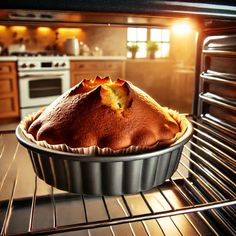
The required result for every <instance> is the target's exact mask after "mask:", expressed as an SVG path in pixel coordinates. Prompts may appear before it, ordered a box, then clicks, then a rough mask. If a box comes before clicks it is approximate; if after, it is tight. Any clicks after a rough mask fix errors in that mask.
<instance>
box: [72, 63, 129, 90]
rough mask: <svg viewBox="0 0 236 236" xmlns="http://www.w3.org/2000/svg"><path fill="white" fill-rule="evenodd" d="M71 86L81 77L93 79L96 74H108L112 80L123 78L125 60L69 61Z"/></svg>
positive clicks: (104, 75)
mask: <svg viewBox="0 0 236 236" xmlns="http://www.w3.org/2000/svg"><path fill="white" fill-rule="evenodd" d="M70 68H71V71H70V74H71V86H74V85H76V84H77V83H79V82H80V81H81V80H83V79H94V78H96V76H101V77H106V76H109V77H111V78H112V80H116V79H118V78H120V79H125V61H121V60H117V61H116V60H114V61H100V60H99V61H71V64H70Z"/></svg>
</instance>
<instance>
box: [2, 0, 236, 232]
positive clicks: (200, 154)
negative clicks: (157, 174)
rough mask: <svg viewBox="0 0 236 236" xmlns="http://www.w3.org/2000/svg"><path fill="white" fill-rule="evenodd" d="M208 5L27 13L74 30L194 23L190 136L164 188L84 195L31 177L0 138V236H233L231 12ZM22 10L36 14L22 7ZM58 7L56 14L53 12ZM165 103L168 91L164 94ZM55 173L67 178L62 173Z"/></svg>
mask: <svg viewBox="0 0 236 236" xmlns="http://www.w3.org/2000/svg"><path fill="white" fill-rule="evenodd" d="M206 2H208V3H204V4H202V3H197V2H196V1H184V2H182V1H181V2H178V1H133V2H130V1H114V2H113V3H112V5H111V4H109V2H108V1H96V4H89V3H86V4H85V3H81V2H80V1H72V2H71V4H70V5H68V4H66V2H65V1H64V3H65V4H63V1H62V2H61V4H57V5H55V3H54V4H53V1H48V3H47V4H46V3H45V5H44V4H42V5H40V6H37V7H38V8H39V9H48V11H46V12H44V11H40V10H35V12H32V11H31V14H30V17H32V16H33V20H34V21H35V23H37V21H44V22H45V21H50V20H51V21H52V23H53V22H55V24H57V23H58V21H61V22H63V23H64V24H65V25H66V24H68V23H70V24H72V25H73V27H74V26H76V25H78V26H85V25H93V26H94V25H95V26H98V27H101V26H102V25H103V26H106V27H108V28H109V27H112V26H115V27H127V26H131V27H132V26H133V27H143V26H147V27H152V26H155V25H157V24H158V25H161V24H162V23H163V19H164V18H168V19H172V20H176V19H182V18H183V17H184V18H185V17H187V18H190V19H192V20H194V21H195V22H196V24H197V25H198V28H199V32H198V37H197V42H196V44H197V46H196V48H197V53H196V65H195V75H194V77H193V80H194V94H193V97H192V98H191V99H192V101H193V108H192V112H191V113H190V114H188V118H189V120H190V121H191V122H192V124H193V137H192V139H191V140H190V141H189V142H188V143H187V144H186V145H185V146H184V148H183V152H182V156H181V160H180V163H179V166H178V169H177V170H176V173H175V175H174V176H172V177H171V178H170V179H168V180H167V181H166V182H165V183H164V184H162V185H160V186H158V187H155V188H153V189H151V190H150V191H145V192H139V193H137V194H131V195H120V196H86V195H77V194H72V193H68V192H63V191H60V190H58V189H56V188H54V187H51V186H49V185H47V184H45V183H44V182H43V181H42V180H41V179H39V178H38V177H37V176H36V175H35V174H34V171H33V168H32V166H31V163H30V159H29V155H28V153H27V151H26V150H25V149H24V148H23V147H22V146H21V145H20V144H19V143H18V142H17V141H16V138H15V133H14V132H15V130H7V131H1V136H0V228H1V235H60V236H61V235H65V236H71V235H82V236H84V235H86V236H91V235H92V236H94V235H95V236H96V235H103V236H106V235H109V236H114V235H115V236H117V235H118V236H119V235H130V236H134V235H137V236H139V235H140V236H144V235H147V236H150V235H170V236H173V235H236V224H235V219H236V183H235V179H236V178H235V177H236V160H235V157H236V151H235V150H236V141H235V140H236V129H235V127H236V96H235V94H236V69H235V68H236V67H235V62H236V40H235V39H236V7H235V6H234V3H232V6H229V5H226V3H224V2H223V1H222V5H220V4H219V5H218V4H217V3H216V2H217V1H214V2H215V4H211V3H210V1H206ZM16 5H17V4H16ZM6 6H7V7H8V8H12V5H11V4H9V5H7V4H6ZM14 6H15V5H14ZM24 6H25V8H28V9H31V8H32V9H37V7H36V6H35V5H34V3H31V2H29V1H27V2H25V5H24ZM7 7H6V9H7ZM18 8H19V6H18ZM55 8H56V10H58V12H57V11H50V9H54V10H55ZM15 9H17V8H15ZM65 10H68V12H66V11H65ZM57 13H58V14H57ZM83 13H84V14H83ZM4 14H5V15H4ZM2 16H10V17H8V18H6V19H5V21H6V22H11V21H12V20H18V21H19V22H21V23H22V22H23V23H24V22H25V23H26V19H27V10H25V11H23V12H17V14H16V13H15V12H9V11H5V12H4V11H3V12H2ZM69 16H70V17H69ZM99 29H100V28H99ZM141 65H142V64H141V63H140V64H139V66H141ZM160 66H161V64H160ZM173 76H174V74H173ZM173 86H174V85H173ZM169 87H171V86H169ZM166 96H169V97H170V98H171V97H172V96H173V94H172V93H170V91H169V90H168V89H166ZM172 102H173V104H174V103H175V101H174V100H173V101H172ZM43 164H44V163H43V162H42V163H41V165H43ZM61 174H62V175H64V176H66V168H65V170H64V171H62V173H61Z"/></svg>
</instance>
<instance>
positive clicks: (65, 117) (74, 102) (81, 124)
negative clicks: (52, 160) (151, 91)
mask: <svg viewBox="0 0 236 236" xmlns="http://www.w3.org/2000/svg"><path fill="white" fill-rule="evenodd" d="M99 80H101V81H99ZM99 80H94V81H95V83H93V84H91V81H87V80H84V81H82V82H81V83H80V84H78V85H76V86H75V87H73V88H72V89H70V90H69V91H68V92H67V93H65V94H64V95H63V96H61V97H60V98H58V99H57V100H56V101H55V102H54V103H52V104H51V105H50V106H49V107H47V108H46V109H45V110H44V111H43V112H42V113H41V115H40V116H38V118H37V119H35V121H34V122H33V123H32V124H31V125H30V127H29V129H28V132H29V133H30V134H32V135H33V136H34V138H35V139H36V140H46V141H47V142H48V143H49V144H67V145H68V146H69V147H72V148H76V147H89V146H95V145H96V146H99V147H100V148H103V147H109V148H111V149H113V150H118V149H123V148H126V147H129V146H131V145H134V146H151V145H153V144H155V143H157V142H159V141H165V140H171V139H173V137H175V135H176V133H178V132H179V130H180V127H179V125H178V123H177V122H176V121H175V120H174V119H173V118H172V117H171V115H169V114H168V113H167V112H166V111H165V110H164V109H163V108H162V107H161V106H160V105H158V104H157V103H156V102H155V101H154V100H152V99H151V98H150V97H149V96H148V95H147V94H145V93H144V92H142V91H141V90H139V89H137V88H136V87H135V86H133V85H132V84H130V83H128V82H124V81H122V80H118V81H117V82H115V83H112V84H111V86H110V85H109V86H110V87H109V86H108V87H107V83H111V81H110V80H109V79H108V78H106V81H104V80H102V79H101V78H99ZM109 81H110V82H109ZM104 84H105V86H104ZM117 91H118V92H117ZM109 99H111V101H110V100H109Z"/></svg>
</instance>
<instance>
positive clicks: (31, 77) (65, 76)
mask: <svg viewBox="0 0 236 236" xmlns="http://www.w3.org/2000/svg"><path fill="white" fill-rule="evenodd" d="M53 78H55V79H61V82H62V83H61V86H62V88H61V90H62V93H64V92H65V91H67V90H68V89H69V88H70V72H69V70H60V71H59V70H57V71H30V72H25V71H24V72H19V95H20V109H22V108H30V107H36V106H37V107H39V106H45V105H48V104H50V103H51V102H53V101H54V100H55V99H56V98H57V97H58V96H59V95H55V96H46V97H37V98H30V94H29V92H30V90H29V82H30V81H35V80H47V79H53Z"/></svg>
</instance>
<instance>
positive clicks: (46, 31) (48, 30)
mask: <svg viewBox="0 0 236 236" xmlns="http://www.w3.org/2000/svg"><path fill="white" fill-rule="evenodd" d="M37 31H38V32H40V33H49V32H50V31H51V28H49V27H38V28H37Z"/></svg>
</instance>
